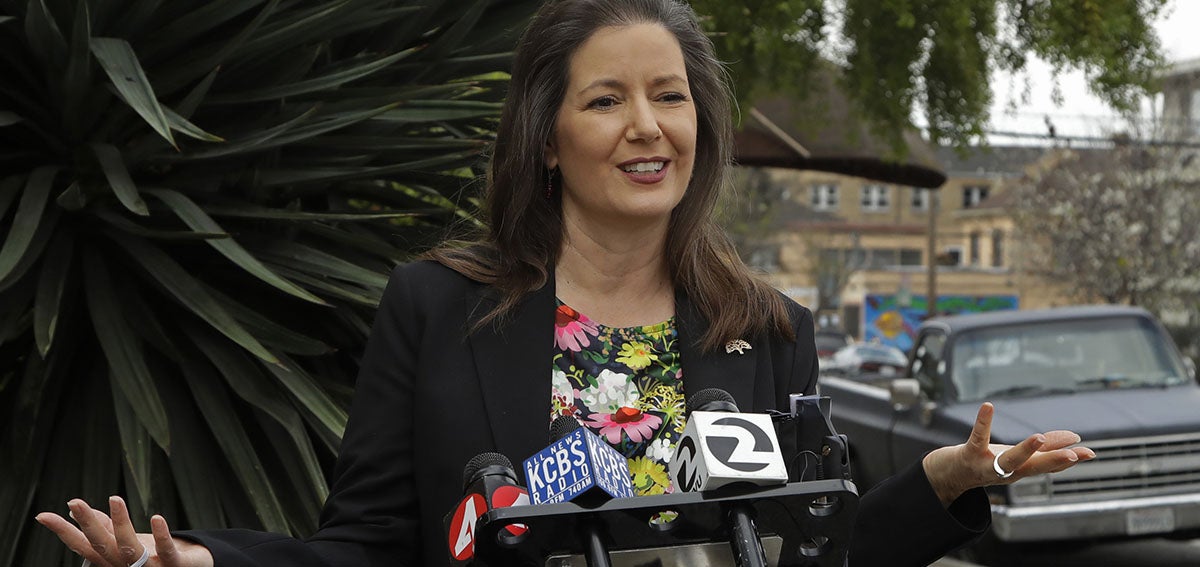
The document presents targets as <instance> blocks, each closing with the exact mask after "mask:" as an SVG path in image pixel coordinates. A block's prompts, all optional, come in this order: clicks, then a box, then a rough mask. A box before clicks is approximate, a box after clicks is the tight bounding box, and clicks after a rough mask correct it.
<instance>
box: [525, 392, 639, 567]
mask: <svg viewBox="0 0 1200 567" xmlns="http://www.w3.org/2000/svg"><path fill="white" fill-rule="evenodd" d="M524 467H525V478H526V479H527V480H528V481H529V487H530V488H531V489H532V490H531V492H530V497H531V500H532V501H533V503H534V504H554V503H558V502H570V501H574V502H575V503H576V504H579V505H582V506H586V507H595V506H599V505H600V504H603V503H604V502H605V501H607V500H609V499H611V498H632V497H633V496H634V492H633V480H632V475H630V473H629V462H628V461H627V460H626V459H625V455H622V454H621V453H620V452H618V451H617V450H616V449H614V448H612V446H611V445H609V444H608V443H606V442H605V441H604V440H603V439H600V438H599V437H597V436H596V434H594V433H592V432H591V431H588V430H587V428H585V427H582V426H580V425H579V420H577V419H575V418H574V417H572V416H569V415H564V416H559V417H558V418H557V419H555V420H554V422H553V423H551V424H550V446H549V447H546V448H545V449H542V450H541V451H540V452H538V453H537V454H536V455H534V456H532V457H529V458H528V459H525V463H524ZM578 529H579V534H578V535H579V538H580V540H581V541H582V544H583V555H584V559H585V560H586V562H587V565H588V567H611V565H612V558H611V557H610V556H609V554H608V544H607V538H606V536H605V530H604V525H603V523H602V522H600V521H599V519H598V518H584V519H582V520H581V521H580V522H579V526H578Z"/></svg>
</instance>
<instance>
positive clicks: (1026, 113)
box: [992, 0, 1200, 144]
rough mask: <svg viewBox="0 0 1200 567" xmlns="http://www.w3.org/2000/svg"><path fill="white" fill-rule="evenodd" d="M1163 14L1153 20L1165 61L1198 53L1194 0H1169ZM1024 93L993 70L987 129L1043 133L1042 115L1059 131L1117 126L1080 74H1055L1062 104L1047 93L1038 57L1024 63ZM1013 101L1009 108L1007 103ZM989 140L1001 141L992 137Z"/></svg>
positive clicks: (1197, 1) (1198, 14) (1199, 19)
mask: <svg viewBox="0 0 1200 567" xmlns="http://www.w3.org/2000/svg"><path fill="white" fill-rule="evenodd" d="M1168 4H1169V6H1168V8H1167V10H1166V11H1165V14H1164V16H1163V17H1162V18H1160V19H1159V20H1158V21H1157V22H1155V26H1154V27H1155V29H1157V30H1158V34H1159V39H1160V41H1161V42H1162V46H1163V50H1164V52H1165V54H1166V56H1167V58H1168V60H1169V61H1180V60H1185V59H1195V58H1198V57H1200V0H1170V2H1169V3H1168ZM1028 71H1029V96H1028V98H1027V100H1025V101H1023V97H1022V93H1023V92H1024V91H1025V88H1026V85H1025V82H1024V80H1023V79H1022V78H1020V77H1019V76H1018V78H1017V79H1016V80H1014V79H1013V78H1012V77H1009V76H1005V75H1002V74H999V73H998V74H997V75H996V76H995V77H994V78H993V85H992V86H993V91H994V93H995V97H996V99H995V102H994V105H993V107H992V130H993V131H1015V132H1026V133H1036V134H1044V133H1046V131H1047V127H1046V123H1045V121H1046V117H1047V116H1049V118H1050V121H1051V122H1052V123H1053V124H1054V127H1055V131H1056V132H1057V133H1058V134H1059V135H1080V136H1104V135H1106V134H1108V133H1111V132H1113V131H1114V130H1119V129H1121V126H1120V124H1118V123H1117V119H1116V118H1115V117H1114V114H1115V112H1114V111H1113V110H1112V109H1111V108H1109V107H1108V106H1107V105H1105V104H1104V103H1103V102H1100V100H1099V99H1098V98H1096V97H1095V96H1093V95H1092V94H1091V93H1089V92H1088V89H1087V84H1086V82H1085V81H1084V78H1083V74H1082V73H1078V72H1075V73H1070V74H1066V75H1063V76H1061V77H1060V78H1059V89H1060V91H1061V93H1062V98H1063V100H1062V104H1061V105H1058V104H1056V103H1055V102H1054V100H1053V97H1052V94H1051V93H1052V90H1051V89H1052V87H1053V81H1052V79H1051V71H1050V67H1049V66H1048V65H1046V64H1045V63H1044V62H1041V61H1031V62H1030V65H1029V69H1028ZM1014 103H1015V106H1016V108H1015V112H1014V109H1013V108H1012V106H1013V105H1014ZM992 143H994V144H995V143H1005V140H1002V139H997V138H995V137H993V139H992Z"/></svg>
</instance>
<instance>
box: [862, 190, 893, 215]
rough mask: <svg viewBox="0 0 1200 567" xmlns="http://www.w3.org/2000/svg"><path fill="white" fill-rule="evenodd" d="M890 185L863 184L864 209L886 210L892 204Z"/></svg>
mask: <svg viewBox="0 0 1200 567" xmlns="http://www.w3.org/2000/svg"><path fill="white" fill-rule="evenodd" d="M889 189H891V188H890V187H885V186H883V185H863V187H862V210H864V211H886V210H888V206H889V205H890V201H891V199H890V197H891V195H890V194H889Z"/></svg>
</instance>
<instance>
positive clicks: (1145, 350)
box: [951, 317, 1187, 401]
mask: <svg viewBox="0 0 1200 567" xmlns="http://www.w3.org/2000/svg"><path fill="white" fill-rule="evenodd" d="M1170 340H1171V339H1170V337H1167V336H1165V334H1163V333H1161V332H1160V331H1159V330H1158V327H1156V326H1155V325H1154V324H1153V323H1152V322H1151V321H1148V320H1146V319H1143V318H1141V317H1113V318H1106V319H1082V320H1067V321H1047V322H1038V323H1028V324H1021V325H1006V326H1001V327H992V328H985V329H979V330H975V331H968V332H964V333H962V334H961V335H959V337H958V338H957V339H956V340H955V341H954V348H953V352H952V354H951V365H952V366H951V369H952V373H951V379H952V380H953V382H954V385H955V388H956V389H957V390H958V396H957V397H958V399H959V400H960V401H982V400H987V399H991V398H1002V397H1022V396H1040V395H1047V394H1070V393H1073V392H1083V391H1090V390H1100V389H1116V388H1162V387H1167V386H1172V385H1175V384H1181V383H1183V382H1185V381H1186V380H1187V378H1185V377H1186V376H1187V372H1186V370H1185V369H1184V368H1183V365H1182V362H1181V361H1180V359H1179V357H1178V355H1177V354H1176V353H1175V351H1174V350H1173V349H1172V347H1171V344H1170V343H1169V341H1170Z"/></svg>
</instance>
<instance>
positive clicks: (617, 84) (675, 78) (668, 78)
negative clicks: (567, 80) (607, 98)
mask: <svg viewBox="0 0 1200 567" xmlns="http://www.w3.org/2000/svg"><path fill="white" fill-rule="evenodd" d="M668 83H683V84H684V85H687V80H686V79H684V78H683V77H680V76H679V75H676V74H674V73H671V74H669V75H659V76H657V77H655V78H654V80H653V81H650V85H651V86H655V87H660V86H662V85H665V84H668ZM624 86H625V84H624V83H622V82H621V81H618V80H617V79H612V78H602V79H596V80H595V81H592V82H591V83H589V84H588V86H586V87H583V88H582V89H579V92H578V93H576V94H583V93H585V92H587V91H589V90H592V89H594V88H596V87H608V88H611V89H618V88H621V87H624Z"/></svg>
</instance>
